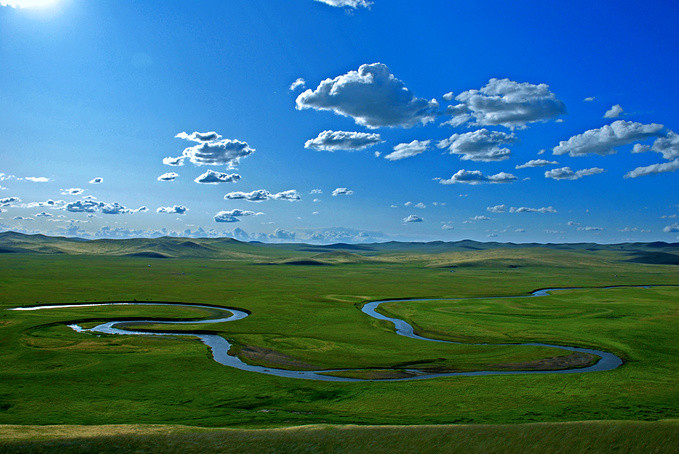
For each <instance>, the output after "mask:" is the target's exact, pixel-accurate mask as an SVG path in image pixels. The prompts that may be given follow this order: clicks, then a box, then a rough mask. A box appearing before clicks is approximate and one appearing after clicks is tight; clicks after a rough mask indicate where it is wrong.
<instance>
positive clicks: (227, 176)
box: [193, 169, 241, 184]
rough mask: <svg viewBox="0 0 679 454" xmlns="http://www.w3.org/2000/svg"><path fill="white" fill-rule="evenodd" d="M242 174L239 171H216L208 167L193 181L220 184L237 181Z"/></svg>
mask: <svg viewBox="0 0 679 454" xmlns="http://www.w3.org/2000/svg"><path fill="white" fill-rule="evenodd" d="M240 178H241V177H240V175H238V174H237V173H224V172H216V171H214V170H212V169H208V171H207V172H205V173H204V174H202V175H200V176H198V177H196V179H194V180H193V181H195V182H196V183H201V184H219V183H235V182H236V181H238V180H240Z"/></svg>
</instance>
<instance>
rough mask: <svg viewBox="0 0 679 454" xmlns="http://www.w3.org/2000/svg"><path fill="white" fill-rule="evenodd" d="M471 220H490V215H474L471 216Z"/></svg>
mask: <svg viewBox="0 0 679 454" xmlns="http://www.w3.org/2000/svg"><path fill="white" fill-rule="evenodd" d="M469 220H470V221H490V218H489V217H488V216H474V217H471V218H469Z"/></svg>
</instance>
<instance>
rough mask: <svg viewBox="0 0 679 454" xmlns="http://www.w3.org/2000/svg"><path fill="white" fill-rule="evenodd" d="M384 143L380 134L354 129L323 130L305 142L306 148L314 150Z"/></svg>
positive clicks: (357, 147) (365, 146)
mask: <svg viewBox="0 0 679 454" xmlns="http://www.w3.org/2000/svg"><path fill="white" fill-rule="evenodd" d="M378 143H382V137H381V136H380V135H379V134H372V133H367V132H352V131H330V130H326V131H323V132H321V133H320V134H319V135H318V137H316V138H315V139H309V140H307V141H306V142H305V143H304V148H311V149H313V150H325V151H337V150H349V151H354V150H364V149H366V148H369V147H372V146H374V145H377V144H378Z"/></svg>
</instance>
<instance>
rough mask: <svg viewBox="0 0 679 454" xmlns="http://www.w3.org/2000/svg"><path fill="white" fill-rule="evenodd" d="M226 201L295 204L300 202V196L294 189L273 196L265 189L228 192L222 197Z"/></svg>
mask: <svg viewBox="0 0 679 454" xmlns="http://www.w3.org/2000/svg"><path fill="white" fill-rule="evenodd" d="M224 198H225V199H227V200H245V201H248V202H263V201H265V200H272V199H273V200H288V201H290V202H295V201H297V200H301V198H302V196H301V195H300V193H299V192H297V191H296V190H295V189H289V190H287V191H281V192H277V193H275V194H272V193H270V192H269V191H267V190H266V189H256V190H254V191H251V192H242V191H234V192H229V193H228V194H226V195H225V196H224Z"/></svg>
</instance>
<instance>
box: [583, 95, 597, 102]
mask: <svg viewBox="0 0 679 454" xmlns="http://www.w3.org/2000/svg"><path fill="white" fill-rule="evenodd" d="M595 99H596V97H594V96H588V97H587V98H585V99H583V101H584V102H592V101H594V100H595Z"/></svg>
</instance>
